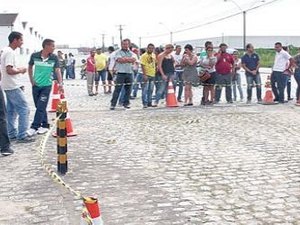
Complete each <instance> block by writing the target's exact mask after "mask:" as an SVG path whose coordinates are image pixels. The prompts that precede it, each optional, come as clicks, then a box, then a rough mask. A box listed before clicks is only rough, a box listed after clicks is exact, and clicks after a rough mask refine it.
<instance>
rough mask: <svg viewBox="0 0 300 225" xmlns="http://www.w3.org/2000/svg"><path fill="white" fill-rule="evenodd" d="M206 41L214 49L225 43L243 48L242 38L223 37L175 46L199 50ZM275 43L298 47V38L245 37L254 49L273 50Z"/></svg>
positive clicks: (299, 38)
mask: <svg viewBox="0 0 300 225" xmlns="http://www.w3.org/2000/svg"><path fill="white" fill-rule="evenodd" d="M206 41H212V42H213V44H214V46H215V47H217V46H219V45H220V44H221V43H226V44H227V45H228V46H229V47H231V48H236V49H243V48H244V47H243V37H242V36H223V37H212V38H203V39H195V40H187V41H178V42H176V44H180V45H182V46H184V45H185V44H191V45H193V46H195V47H196V48H197V49H201V48H203V46H204V43H205V42H206ZM276 42H281V43H282V44H283V45H286V46H288V45H293V46H295V47H300V36H247V43H252V44H253V45H254V46H255V48H274V44H275V43H276Z"/></svg>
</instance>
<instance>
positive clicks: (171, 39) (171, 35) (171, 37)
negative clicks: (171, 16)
mask: <svg viewBox="0 0 300 225" xmlns="http://www.w3.org/2000/svg"><path fill="white" fill-rule="evenodd" d="M159 24H160V25H162V26H164V27H165V28H166V29H167V30H168V31H169V32H170V44H173V32H172V31H171V30H170V29H169V27H167V26H166V25H165V24H164V23H162V22H160V23H159Z"/></svg>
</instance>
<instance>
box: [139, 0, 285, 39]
mask: <svg viewBox="0 0 300 225" xmlns="http://www.w3.org/2000/svg"><path fill="white" fill-rule="evenodd" d="M277 1H280V0H273V1H270V2H267V3H265V4H262V5H258V6H255V7H252V8H249V9H245V10H243V11H244V12H249V11H252V10H255V9H258V8H261V7H264V6H267V5H270V4H272V3H274V2H277ZM242 13H243V12H236V13H233V14H230V15H228V16H224V17H221V18H218V19H215V20H211V21H208V22H205V23H202V24H198V25H194V26H191V27H188V28H184V29H180V30H175V31H173V32H172V33H173V34H177V33H182V32H185V31H189V30H194V29H197V28H200V27H204V26H207V25H210V24H213V23H217V22H221V21H223V20H227V19H230V18H232V17H235V16H237V15H240V14H242ZM167 35H169V33H162V34H157V35H151V36H145V37H142V38H155V37H162V36H167Z"/></svg>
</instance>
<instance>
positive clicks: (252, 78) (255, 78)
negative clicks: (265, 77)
mask: <svg viewBox="0 0 300 225" xmlns="http://www.w3.org/2000/svg"><path fill="white" fill-rule="evenodd" d="M246 80H247V100H248V101H251V99H252V89H253V87H254V83H255V85H256V97H257V100H258V101H261V77H260V74H259V73H258V74H256V75H246Z"/></svg>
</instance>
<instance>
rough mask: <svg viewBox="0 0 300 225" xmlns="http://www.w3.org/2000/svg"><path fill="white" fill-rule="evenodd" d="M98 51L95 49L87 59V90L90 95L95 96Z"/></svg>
mask: <svg viewBox="0 0 300 225" xmlns="http://www.w3.org/2000/svg"><path fill="white" fill-rule="evenodd" d="M95 54H96V52H95V51H94V50H93V51H91V52H90V56H89V57H88V58H87V60H86V78H87V79H86V81H87V90H88V94H89V96H93V95H94V93H93V85H94V80H95V74H96V62H95Z"/></svg>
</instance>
